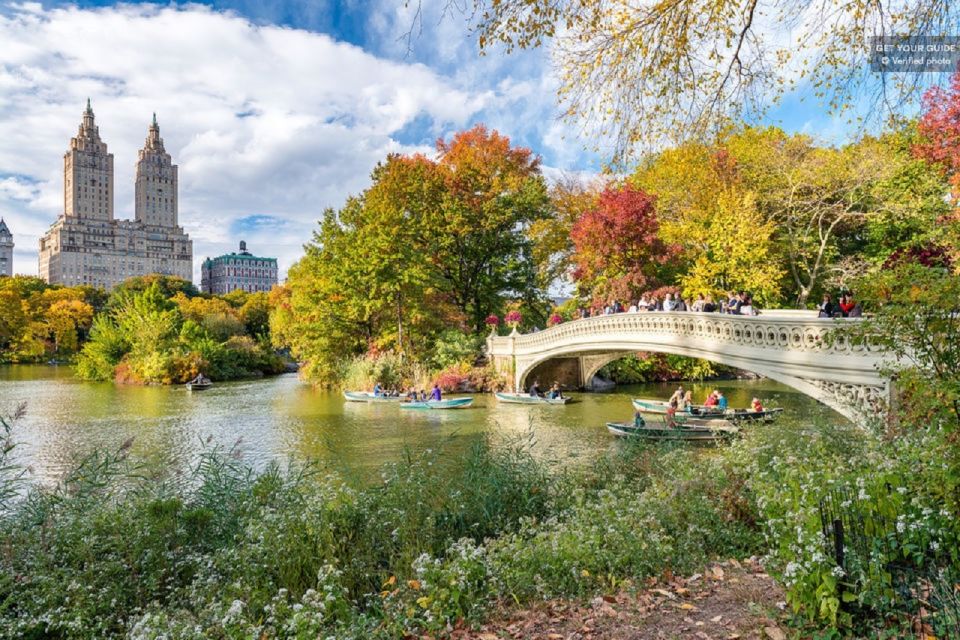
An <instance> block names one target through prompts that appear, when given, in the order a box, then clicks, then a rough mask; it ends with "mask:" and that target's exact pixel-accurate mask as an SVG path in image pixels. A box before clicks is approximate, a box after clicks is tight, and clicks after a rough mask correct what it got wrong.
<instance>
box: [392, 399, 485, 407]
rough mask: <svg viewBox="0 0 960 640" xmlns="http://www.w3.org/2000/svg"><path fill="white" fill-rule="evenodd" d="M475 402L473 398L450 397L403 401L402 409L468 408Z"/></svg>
mask: <svg viewBox="0 0 960 640" xmlns="http://www.w3.org/2000/svg"><path fill="white" fill-rule="evenodd" d="M472 404H473V398H450V399H449V400H427V401H426V402H401V403H400V408H401V409H466V408H467V407H469V406H470V405H472Z"/></svg>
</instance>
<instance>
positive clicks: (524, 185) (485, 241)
mask: <svg viewBox="0 0 960 640" xmlns="http://www.w3.org/2000/svg"><path fill="white" fill-rule="evenodd" d="M437 152H438V153H439V160H438V162H437V164H438V166H439V170H440V172H441V174H442V176H443V180H444V191H443V198H442V200H441V203H440V208H439V210H438V211H436V212H435V213H433V214H432V215H430V216H428V217H427V219H426V220H425V221H424V223H425V229H424V234H423V239H424V240H425V250H426V252H427V254H428V255H430V256H432V263H433V266H434V269H435V270H436V271H437V273H438V274H439V276H440V287H441V291H443V292H445V293H447V294H448V295H449V296H450V298H451V300H452V301H453V302H454V304H455V305H456V306H457V308H459V309H460V310H461V311H462V312H463V313H464V314H465V315H466V317H467V320H468V322H469V326H471V327H472V328H473V329H474V330H475V331H477V332H480V331H482V330H483V328H484V324H483V322H484V319H485V318H486V317H487V316H488V315H489V314H490V313H494V312H496V311H498V310H500V309H501V308H502V307H503V304H504V302H505V301H507V300H509V299H517V300H522V301H523V302H524V303H525V306H526V307H527V308H528V309H530V310H531V311H533V310H539V313H540V314H541V315H543V314H544V313H545V312H546V309H547V306H548V305H547V304H546V301H545V300H544V297H543V295H542V292H541V290H540V288H539V287H538V276H537V270H536V265H535V263H534V260H533V259H532V251H533V249H532V246H531V242H530V239H529V229H530V225H531V224H533V223H534V222H535V221H537V220H540V219H543V218H545V217H547V216H548V215H549V207H550V199H549V196H548V194H547V187H546V183H545V181H544V179H543V177H542V176H541V175H540V160H539V159H538V158H537V157H535V156H534V155H533V154H532V153H531V152H530V150H529V149H523V148H517V147H511V145H510V140H509V138H507V137H505V136H502V135H500V134H499V133H497V132H496V131H488V130H487V129H486V128H485V127H484V126H482V125H477V126H475V127H474V128H472V129H470V130H469V131H464V132H461V133H458V134H456V135H454V136H453V138H452V139H451V140H450V141H449V142H445V141H443V140H441V141H439V142H438V143H437Z"/></svg>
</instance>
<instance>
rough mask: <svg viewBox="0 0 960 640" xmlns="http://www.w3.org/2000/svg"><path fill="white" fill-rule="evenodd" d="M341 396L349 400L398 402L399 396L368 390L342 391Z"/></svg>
mask: <svg viewBox="0 0 960 640" xmlns="http://www.w3.org/2000/svg"><path fill="white" fill-rule="evenodd" d="M343 397H344V398H346V399H347V400H348V401H350V402H400V400H402V399H403V398H401V397H400V396H385V395H383V394H380V395H378V394H375V393H371V392H369V391H344V392H343Z"/></svg>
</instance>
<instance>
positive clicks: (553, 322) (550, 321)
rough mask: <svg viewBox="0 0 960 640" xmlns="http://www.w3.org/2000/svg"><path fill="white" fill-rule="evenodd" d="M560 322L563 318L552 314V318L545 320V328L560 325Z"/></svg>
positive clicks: (557, 314)
mask: <svg viewBox="0 0 960 640" xmlns="http://www.w3.org/2000/svg"><path fill="white" fill-rule="evenodd" d="M561 322H563V316H561V315H560V314H559V313H555V314H553V315H552V316H550V317H549V318H547V326H548V327H554V326H556V325H558V324H560V323H561Z"/></svg>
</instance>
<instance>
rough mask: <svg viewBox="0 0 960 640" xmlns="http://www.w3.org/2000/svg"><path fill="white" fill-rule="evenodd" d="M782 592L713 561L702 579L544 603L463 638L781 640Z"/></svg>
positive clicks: (752, 567) (758, 571)
mask: <svg viewBox="0 0 960 640" xmlns="http://www.w3.org/2000/svg"><path fill="white" fill-rule="evenodd" d="M783 606H784V603H783V591H782V590H781V589H780V587H779V586H777V585H776V583H774V581H773V579H772V578H770V576H769V575H767V574H766V573H765V572H764V571H763V568H762V567H761V566H760V565H759V564H758V563H757V562H756V561H753V560H749V561H744V562H737V561H736V560H731V561H728V562H724V563H719V564H716V565H713V566H711V567H710V568H708V569H707V570H705V572H704V574H703V575H694V576H690V577H689V578H673V579H671V580H661V581H659V582H654V581H651V582H650V583H648V584H647V585H646V588H645V589H643V590H641V591H639V592H637V593H627V592H622V593H620V594H618V595H616V596H605V597H603V598H596V599H594V600H593V601H591V602H587V603H574V602H569V601H552V602H545V603H542V604H540V605H538V606H535V607H533V608H531V609H526V610H522V611H505V612H504V613H503V614H501V616H500V618H499V619H498V620H496V621H494V622H491V623H490V624H488V625H485V626H484V627H483V628H482V629H481V630H480V631H476V632H470V633H467V632H461V633H462V635H459V634H457V633H456V632H455V633H454V636H455V637H459V638H462V639H463V640H504V639H511V640H515V639H520V638H522V639H524V640H592V639H596V640H599V639H610V640H628V639H629V640H641V639H642V640H647V639H650V640H654V639H656V640H660V639H673V638H677V639H679V638H684V639H686V638H691V639H694V640H738V639H739V640H785V638H787V637H788V635H789V634H788V632H787V631H786V629H785V627H783V626H781V625H780V624H779V623H778V622H777V620H778V618H779V617H780V615H781V608H782V607H783Z"/></svg>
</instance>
